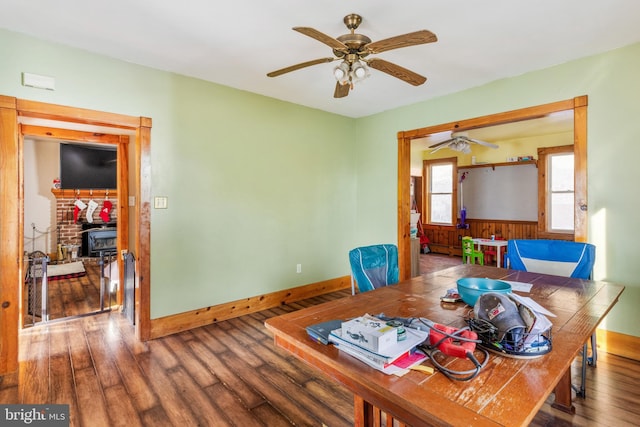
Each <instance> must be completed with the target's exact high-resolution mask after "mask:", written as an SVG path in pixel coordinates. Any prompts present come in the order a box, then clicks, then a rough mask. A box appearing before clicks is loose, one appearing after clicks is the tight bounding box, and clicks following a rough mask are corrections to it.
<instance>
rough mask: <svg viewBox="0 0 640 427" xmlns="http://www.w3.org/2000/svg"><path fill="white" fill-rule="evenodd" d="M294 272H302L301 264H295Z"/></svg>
mask: <svg viewBox="0 0 640 427" xmlns="http://www.w3.org/2000/svg"><path fill="white" fill-rule="evenodd" d="M296 273H302V264H296Z"/></svg>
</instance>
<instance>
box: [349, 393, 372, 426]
mask: <svg viewBox="0 0 640 427" xmlns="http://www.w3.org/2000/svg"><path fill="white" fill-rule="evenodd" d="M353 425H354V426H355V427H369V426H373V405H372V404H371V403H369V402H367V401H366V400H364V399H363V398H362V397H360V396H358V395H357V394H356V395H354V396H353Z"/></svg>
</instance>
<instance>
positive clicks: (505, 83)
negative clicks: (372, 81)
mask: <svg viewBox="0 0 640 427" xmlns="http://www.w3.org/2000/svg"><path fill="white" fill-rule="evenodd" d="M0 58H2V66H0V94H3V95H9V96H16V97H18V98H24V99H31V100H37V101H43V102H51V103H55V104H62V105H70V106H75V107H80V108H92V109H96V110H102V111H112V112H117V113H122V114H130V115H135V116H146V117H151V118H152V119H153V129H152V148H151V156H152V194H153V195H163V196H168V198H169V209H167V210H153V211H152V216H151V234H152V240H151V255H152V258H151V272H152V277H151V314H152V317H153V318H156V317H161V316H166V315H170V314H174V313H179V312H183V311H186V310H191V309H197V308H200V307H205V306H208V305H213V304H218V303H221V302H226V301H230V300H235V299H239V298H244V297H249V296H253V295H257V294H262V293H267V292H272V291H275V290H280V289H285V288H289V287H293V286H297V285H302V284H306V283H312V282H315V281H320V280H326V279H330V278H334V277H338V276H341V275H345V274H348V265H347V260H346V256H345V254H346V253H347V251H348V249H350V248H351V247H353V246H355V245H360V244H369V243H374V242H381V241H385V242H395V241H396V239H397V236H396V201H397V139H396V138H397V132H398V131H401V130H409V129H414V128H419V127H424V126H429V125H435V124H439V123H444V122H450V121H454V120H461V119H466V118H472V117H477V116H483V115H487V114H493V113H497V112H502V111H508V110H512V109H516V108H523V107H528V106H532V105H538V104H543V103H547V102H554V101H559V100H563V99H569V98H573V97H575V96H579V95H585V94H586V95H588V96H589V142H588V144H589V146H588V158H589V164H588V167H589V209H590V211H589V212H590V241H591V242H593V243H595V244H596V245H597V246H598V261H597V266H596V271H595V274H596V278H598V279H605V280H610V281H614V282H619V283H622V284H624V285H626V286H627V289H626V290H625V293H624V294H623V297H622V300H621V301H620V303H619V304H618V305H617V306H616V307H615V308H614V310H613V311H612V313H611V314H610V315H609V316H608V318H607V320H606V325H605V327H606V328H607V329H610V330H613V331H618V332H622V333H627V334H631V335H636V336H640V321H639V320H640V313H639V312H638V310H637V309H636V305H637V303H638V302H639V301H640V292H639V288H640V280H639V279H638V277H640V263H638V262H635V260H634V259H633V258H631V256H632V255H631V254H633V253H634V251H633V248H632V247H631V246H632V245H633V243H632V240H631V239H630V238H629V237H628V236H629V235H631V234H632V233H633V232H634V230H635V223H634V220H635V217H636V212H639V208H640V193H639V192H638V191H637V190H636V185H637V184H636V183H637V182H639V178H640V177H639V176H638V175H640V168H638V167H636V161H637V158H639V157H640V156H639V155H640V145H638V144H636V137H637V134H638V131H637V125H636V123H637V117H640V103H638V102H637V101H636V100H637V99H639V98H640V96H639V95H640V85H638V84H637V76H638V75H640V44H638V45H633V46H629V47H627V48H624V49H619V50H616V51H612V52H608V53H605V54H602V55H598V56H595V57H590V58H584V59H581V60H577V61H573V62H571V63H567V64H564V65H560V66H557V67H553V68H549V69H546V70H541V71H537V72H532V73H528V74H525V75H522V76H519V77H515V78H510V79H504V80H499V81H496V82H493V83H490V84H487V85H484V86H481V87H477V88H473V89H470V90H467V91H463V92H459V93H456V94H452V95H449V96H446V97H440V98H437V99H433V100H430V101H427V102H423V103H419V104H415V105H412V106H408V107H403V108H398V109H395V110H391V111H387V112H384V113H381V114H377V115H374V116H370V117H366V118H361V119H349V118H345V117H340V116H337V115H332V114H328V113H324V112H321V111H317V110H313V109H309V108H306V107H301V106H297V105H293V104H288V103H284V102H280V101H276V100H273V99H269V98H266V97H262V96H259V95H254V94H250V93H247V92H242V91H238V90H235V89H230V88H227V87H223V86H220V85H215V84H211V83H206V82H203V81H200V80H197V79H191V78H187V77H183V76H178V75H175V74H171V73H166V72H162V71H157V70H151V69H149V68H145V67H140V66H136V65H133V64H129V63H126V62H122V61H116V60H112V59H109V58H106V57H103V56H98V55H94V54H90V53H87V52H83V51H79V50H75V49H69V48H66V47H62V46H60V45H55V44H50V43H44V42H40V41H37V40H35V39H32V38H29V37H25V36H22V35H19V34H16V33H10V32H6V31H2V30H0ZM23 71H26V72H32V73H39V74H44V75H51V76H54V77H56V91H55V92H48V91H43V90H37V89H32V88H25V87H23V86H21V85H20V73H21V72H23ZM426 84H427V88H428V85H429V83H428V82H427V83H426ZM298 263H300V264H302V273H301V274H296V273H295V265H296V264H298Z"/></svg>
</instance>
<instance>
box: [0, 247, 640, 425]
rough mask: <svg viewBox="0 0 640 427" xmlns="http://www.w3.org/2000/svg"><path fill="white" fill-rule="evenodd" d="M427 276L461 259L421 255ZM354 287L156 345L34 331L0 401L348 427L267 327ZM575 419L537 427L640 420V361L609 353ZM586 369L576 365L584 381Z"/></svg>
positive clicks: (549, 414) (89, 413)
mask: <svg viewBox="0 0 640 427" xmlns="http://www.w3.org/2000/svg"><path fill="white" fill-rule="evenodd" d="M421 258H422V259H421V264H422V268H421V270H422V272H423V273H427V272H429V271H433V270H435V269H439V268H446V267H448V266H450V265H454V264H458V263H460V262H461V260H460V258H459V257H448V256H442V255H434V254H426V255H422V256H421ZM349 293H350V291H349V290H345V291H340V292H334V293H331V294H328V295H323V296H321V297H316V298H310V299H308V300H304V301H300V302H297V303H295V304H290V305H283V306H280V307H276V308H273V309H270V310H264V311H261V312H258V313H253V314H250V315H246V316H242V317H240V318H237V319H232V320H228V321H224V322H219V323H217V324H213V325H208V326H204V327H201V328H197V329H193V330H190V331H185V332H181V333H179V334H175V335H172V336H168V337H164V338H160V339H157V340H153V341H150V342H147V343H140V342H138V341H136V339H135V337H134V334H133V328H132V326H130V325H129V324H127V321H126V320H125V318H124V317H123V316H122V315H121V314H119V313H117V312H115V311H114V312H110V313H109V312H107V313H102V314H98V315H95V316H90V317H80V318H76V319H73V320H68V321H63V322H53V323H49V324H47V325H39V326H35V327H31V328H27V329H24V330H22V331H21V334H20V367H19V370H18V372H16V373H14V374H10V375H6V376H4V377H2V378H1V380H2V381H1V382H0V402H2V403H33V404H37V403H66V404H69V405H70V413H71V425H72V426H88V427H94V426H180V427H184V426H241V427H245V426H269V427H271V426H293V425H295V426H318V427H320V426H323V425H326V426H331V427H341V426H349V425H352V423H353V396H352V394H351V393H350V392H348V391H347V390H345V389H344V388H343V387H341V386H340V385H338V384H336V383H335V382H333V381H331V380H329V379H327V378H325V377H324V376H323V375H322V374H321V373H320V372H318V371H316V370H315V369H314V368H313V367H311V366H308V365H306V364H304V363H302V362H300V361H298V360H297V359H295V358H294V357H293V356H291V355H290V354H288V353H286V352H284V351H282V350H280V349H279V348H277V347H275V346H274V344H273V340H272V337H271V335H270V334H269V332H268V331H267V330H266V329H265V327H264V321H265V320H266V319H268V318H270V317H273V316H277V315H279V314H283V313H287V312H291V311H294V310H297V309H300V308H302V307H308V306H310V305H314V304H319V303H323V302H326V301H329V300H333V299H337V298H343V297H345V296H347V295H348V294H349ZM599 356H600V357H599V359H598V367H597V368H595V369H593V368H589V369H588V371H587V374H588V378H587V398H586V399H579V398H578V399H576V400H575V406H576V414H575V415H573V416H571V415H568V414H565V413H563V412H560V411H557V410H555V409H552V408H551V406H550V405H549V403H550V402H551V399H552V396H551V397H550V398H549V400H548V401H547V403H546V404H545V405H544V406H543V408H542V409H541V410H540V412H539V413H538V414H537V415H536V417H535V419H534V420H533V423H532V425H533V426H571V425H577V426H595V425H597V426H625V425H629V426H630V425H638V420H640V404H639V403H640V385H639V384H640V363H638V362H634V361H631V360H628V359H624V358H621V357H617V356H613V355H608V354H605V353H601V354H600V355H599ZM577 369H578V363H575V364H574V371H575V373H576V374H577Z"/></svg>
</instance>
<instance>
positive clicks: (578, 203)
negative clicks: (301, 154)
mask: <svg viewBox="0 0 640 427" xmlns="http://www.w3.org/2000/svg"><path fill="white" fill-rule="evenodd" d="M561 111H573V123H574V128H573V137H574V154H575V166H574V168H575V169H574V170H575V188H574V190H575V206H574V218H575V220H574V222H575V232H574V235H575V240H576V241H586V239H587V221H586V220H587V212H586V206H587V154H586V153H587V150H586V148H587V96H580V97H576V98H573V99H569V100H565V101H559V102H554V103H550V104H545V105H539V106H535V107H529V108H524V109H520V110H513V111H508V112H503V113H498V114H493V115H489V116H483V117H477V118H473V119H468V120H463V121H459V122H451V123H443V124H440V125H435V126H430V127H425V128H420V129H413V130H409V131H403V132H398V262H399V267H400V279H401V280H404V279H408V278H409V277H410V271H411V240H410V236H411V235H410V210H411V197H410V183H411V141H412V140H414V139H419V138H425V137H428V136H429V135H432V134H436V133H439V132H447V131H448V132H452V131H455V130H457V129H474V128H481V127H487V126H493V125H498V124H505V123H512V122H517V121H523V120H530V119H535V118H539V117H541V116H544V115H548V114H552V113H557V112H561Z"/></svg>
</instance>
